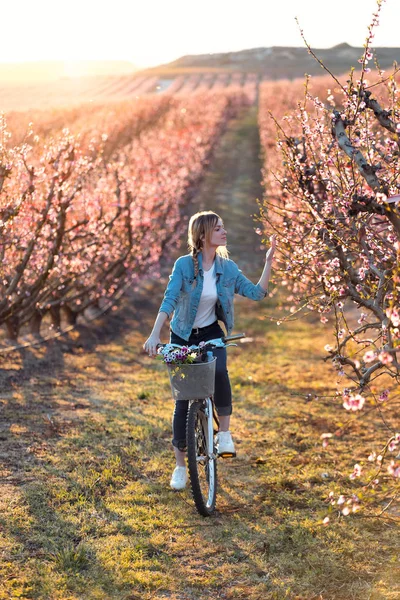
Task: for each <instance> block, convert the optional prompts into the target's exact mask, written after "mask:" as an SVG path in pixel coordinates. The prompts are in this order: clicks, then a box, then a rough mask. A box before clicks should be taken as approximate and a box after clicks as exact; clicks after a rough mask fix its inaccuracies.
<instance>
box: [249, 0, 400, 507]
mask: <svg viewBox="0 0 400 600" xmlns="http://www.w3.org/2000/svg"><path fill="white" fill-rule="evenodd" d="M381 5H382V1H381V0H378V3H377V11H376V13H375V14H374V16H373V21H372V23H371V26H370V27H369V31H368V37H367V40H366V43H365V49H364V53H363V56H362V57H361V59H360V63H361V68H360V73H356V72H355V70H354V69H353V70H352V71H351V73H350V75H349V77H348V78H347V79H346V80H343V78H341V79H338V78H336V77H334V76H333V75H331V77H330V81H329V84H328V85H329V88H328V89H327V85H326V84H327V80H326V79H325V80H324V81H323V82H322V83H321V84H320V85H319V86H318V83H317V84H316V87H317V88H319V89H318V95H316V94H315V89H314V90H313V93H311V89H310V79H309V78H308V79H307V80H306V84H305V86H304V92H303V94H302V95H300V93H299V92H300V87H299V86H298V85H297V84H296V85H294V86H293V87H292V90H291V94H289V96H286V102H287V103H288V104H289V105H290V106H289V109H290V110H288V111H286V112H284V110H285V107H279V111H278V113H277V112H275V113H274V114H273V115H272V114H271V112H270V110H269V108H270V102H271V95H272V94H271V90H270V89H269V86H268V84H264V87H263V88H262V92H261V96H262V97H261V110H260V132H261V140H262V143H263V146H264V150H265V168H264V183H265V186H266V194H265V198H264V200H263V203H262V205H261V215H260V219H261V221H262V222H263V223H264V227H265V230H266V231H267V232H268V233H271V232H277V233H278V236H279V240H280V261H281V262H280V265H281V270H280V273H279V275H278V277H279V278H280V282H281V283H283V285H284V286H286V288H287V289H288V296H287V301H288V302H289V303H290V305H291V307H290V314H291V315H293V314H294V313H296V312H298V311H301V310H302V309H308V310H310V311H314V312H316V313H317V314H319V316H320V320H321V322H322V323H329V322H333V325H334V344H333V345H330V344H329V345H327V346H326V347H325V349H326V351H327V352H328V353H329V357H328V358H330V359H331V360H332V363H333V365H334V367H335V369H336V370H337V372H338V374H339V375H340V376H341V377H342V378H347V383H346V384H345V385H344V386H343V387H341V388H340V389H339V390H338V395H339V397H341V402H342V404H343V407H344V409H345V410H347V411H349V412H351V413H358V412H362V411H364V410H365V409H366V407H375V409H376V410H377V411H378V413H379V414H380V415H382V414H383V410H384V408H385V407H386V408H387V410H389V411H390V410H392V411H394V410H395V401H396V399H397V398H398V385H399V383H400V306H399V297H400V182H399V178H400V161H399V155H400V137H399V136H400V105H399V98H398V92H399V90H398V85H397V80H396V74H397V70H396V69H395V70H394V72H393V73H392V74H390V75H388V76H387V75H386V74H384V73H383V72H382V71H381V70H380V69H379V65H378V62H377V60H376V65H377V68H378V73H379V75H378V77H375V80H374V81H372V80H371V81H369V80H368V79H367V75H368V73H369V71H370V69H369V67H368V64H369V62H370V61H372V60H373V58H374V55H373V51H372V50H371V45H372V40H373V30H374V27H375V26H376V25H377V24H378V19H379V13H380V10H381ZM309 50H310V51H311V49H309ZM276 85H277V84H274V86H276ZM284 85H285V84H284ZM324 96H325V99H323V97H324ZM280 97H282V95H280ZM271 117H272V118H271ZM275 127H276V131H277V147H278V151H279V154H275V155H273V153H272V149H271V140H272V139H273V135H274V136H275V138H276V132H275V134H274V133H273V128H275ZM279 155H280V159H279V158H278V156H279ZM288 318H290V317H288ZM342 380H343V379H342ZM387 426H388V429H389V432H388V433H389V439H388V441H387V442H386V443H385V446H384V449H383V451H382V452H378V453H377V454H370V458H369V462H370V463H372V464H374V465H375V467H376V468H377V469H378V471H379V472H382V470H383V468H384V467H383V464H384V463H385V465H386V473H387V474H390V475H391V476H393V477H394V478H397V481H398V478H399V477H400V461H399V456H397V458H390V456H392V457H393V456H396V454H398V451H399V449H400V435H399V433H397V432H396V430H395V429H393V428H392V427H391V426H390V425H389V423H387ZM329 437H331V434H326V436H325V437H324V445H326V444H327V443H328V440H329ZM385 461H386V462H385ZM361 473H362V469H361V467H360V465H358V464H357V465H356V466H355V467H354V470H353V473H352V474H351V475H350V476H351V478H357V477H359V476H360V475H361ZM373 481H375V483H373ZM373 481H372V480H371V482H370V484H371V485H377V484H376V482H377V481H378V480H377V478H376V477H374V480H373ZM332 502H338V501H337V500H336V499H332ZM339 504H340V503H339ZM342 504H344V506H343V508H344V509H345V510H344V514H348V511H349V512H350V510H358V507H359V503H358V500H357V499H353V500H351V499H350V501H349V503H348V502H347V500H346V502H345V503H342ZM349 506H350V507H349ZM354 507H355V508H354ZM342 512H343V511H342Z"/></svg>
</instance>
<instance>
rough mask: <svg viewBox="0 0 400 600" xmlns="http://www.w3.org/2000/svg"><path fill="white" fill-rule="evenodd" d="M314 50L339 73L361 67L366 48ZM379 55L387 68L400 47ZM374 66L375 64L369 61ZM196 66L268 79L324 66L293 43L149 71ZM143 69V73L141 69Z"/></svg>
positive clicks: (185, 59)
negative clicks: (255, 75) (359, 60)
mask: <svg viewBox="0 0 400 600" xmlns="http://www.w3.org/2000/svg"><path fill="white" fill-rule="evenodd" d="M313 51H314V52H315V54H316V55H317V56H318V58H320V59H321V60H322V61H323V62H324V64H325V65H326V66H327V67H328V68H329V69H330V70H331V71H333V72H335V73H336V74H341V73H345V72H347V71H349V69H350V68H351V67H356V68H358V67H359V66H360V65H359V63H358V59H359V58H360V56H362V54H363V51H364V49H363V48H356V47H353V46H350V45H349V44H347V43H343V44H339V45H337V46H334V47H333V48H318V49H314V48H313ZM376 56H377V57H378V61H379V64H380V67H381V68H382V69H388V68H390V67H391V66H392V65H393V62H394V61H396V62H400V48H377V49H376ZM370 66H371V67H373V64H372V63H371V64H370ZM191 69H194V70H198V71H200V70H204V69H207V70H229V71H244V72H252V73H258V74H260V75H263V76H264V77H265V78H268V79H281V78H290V79H293V78H295V77H303V76H304V74H305V73H309V74H310V75H320V74H321V73H322V68H321V66H320V65H319V64H318V63H317V62H316V61H315V59H314V58H313V57H312V56H311V55H310V54H309V53H308V50H307V48H305V47H304V46H303V47H298V48H297V47H291V46H272V47H270V48H252V49H249V50H240V51H238V52H224V53H220V54H198V55H187V56H182V57H181V58H178V59H177V60H175V61H173V62H171V63H168V64H164V65H160V66H158V67H153V68H152V69H147V70H146V71H145V72H148V73H154V74H155V73H165V72H168V73H170V74H173V73H174V72H177V73H179V72H182V71H186V72H188V71H190V70H191ZM142 73H144V72H143V71H142Z"/></svg>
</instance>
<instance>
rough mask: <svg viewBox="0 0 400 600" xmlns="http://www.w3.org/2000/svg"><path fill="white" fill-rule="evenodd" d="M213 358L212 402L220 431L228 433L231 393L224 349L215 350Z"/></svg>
mask: <svg viewBox="0 0 400 600" xmlns="http://www.w3.org/2000/svg"><path fill="white" fill-rule="evenodd" d="M213 354H214V356H215V357H216V358H217V364H216V370H215V392H214V402H215V408H216V410H217V413H218V417H219V422H220V431H228V430H229V423H230V418H231V414H232V391H231V383H230V381H229V375H228V369H227V366H226V349H225V348H215V349H214V350H213Z"/></svg>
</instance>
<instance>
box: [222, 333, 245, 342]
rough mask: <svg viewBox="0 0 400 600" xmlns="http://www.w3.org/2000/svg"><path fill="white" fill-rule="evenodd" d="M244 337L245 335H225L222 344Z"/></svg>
mask: <svg viewBox="0 0 400 600" xmlns="http://www.w3.org/2000/svg"><path fill="white" fill-rule="evenodd" d="M244 337H246V334H245V333H234V334H233V335H226V336H224V337H223V338H222V340H223V341H224V342H231V341H233V340H240V339H241V338H244Z"/></svg>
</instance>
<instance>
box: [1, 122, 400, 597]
mask: <svg viewBox="0 0 400 600" xmlns="http://www.w3.org/2000/svg"><path fill="white" fill-rule="evenodd" d="M258 180H259V162H258V138H257V128H256V118H255V114H254V112H253V111H249V112H248V113H246V114H244V115H243V116H242V118H241V119H238V120H237V121H235V122H234V123H233V124H232V125H231V127H230V128H229V130H228V131H227V133H226V134H225V136H224V138H223V140H222V143H221V145H220V147H219V148H218V150H217V152H216V155H215V159H214V162H213V167H212V169H211V171H210V172H209V174H208V176H207V177H206V179H205V180H204V183H203V185H202V187H201V189H200V191H199V193H198V195H197V197H196V198H195V199H194V201H193V207H194V208H195V209H197V208H198V207H201V208H213V209H216V210H217V211H218V212H220V213H221V214H222V216H223V218H224V220H225V222H226V225H227V227H228V232H229V240H230V242H231V244H232V254H231V255H232V257H233V258H234V259H235V260H237V261H238V262H239V264H240V266H241V267H243V270H244V271H245V273H246V274H250V275H252V276H253V277H254V278H256V277H257V274H258V273H259V271H260V268H261V265H262V259H263V252H262V251H261V250H260V248H259V238H258V236H256V234H255V233H254V231H253V226H254V224H253V222H252V220H251V218H250V215H251V214H252V213H255V212H256V210H257V207H256V205H255V198H256V197H257V196H259V195H260V188H259V184H258V183H257V182H258ZM165 283H166V279H165V278H163V279H162V280H161V281H159V282H146V284H145V285H144V289H142V290H141V292H140V293H138V294H136V295H135V297H133V298H130V299H126V300H125V302H124V306H123V307H122V308H121V309H120V310H119V311H117V312H116V313H112V314H111V315H109V316H108V317H107V318H105V319H103V320H99V321H98V322H96V327H94V326H93V325H92V326H91V327H84V326H82V327H80V329H79V330H78V331H76V332H75V333H74V334H73V335H70V337H68V338H67V339H66V340H64V341H63V342H60V341H58V342H55V343H53V344H48V345H47V346H45V347H41V348H37V349H31V350H23V351H21V352H18V353H15V354H14V355H11V356H9V358H8V359H7V362H5V363H3V365H2V368H1V371H0V377H1V381H0V384H1V390H2V391H1V396H0V408H1V423H0V477H1V483H0V532H1V538H0V557H1V558H0V598H4V599H7V600H9V599H10V598H40V599H48V600H58V599H59V600H78V599H83V598H85V600H95V599H96V600H97V599H110V600H135V599H139V598H140V599H141V600H151V599H161V598H168V599H172V600H192V599H193V600H197V599H202V600H203V599H205V600H208V599H210V600H211V598H212V599H221V600H231V599H235V598H242V599H245V600H261V599H263V600H264V599H276V600H281V599H284V598H288V599H297V600H313V599H315V600H317V599H318V600H329V599H337V600H351V599H357V600H367V599H371V600H378V599H379V600H380V599H387V600H395V598H398V597H399V593H400V588H399V584H398V582H399V580H400V578H399V577H398V570H397V571H396V569H398V562H397V557H398V549H399V548H398V529H397V530H396V525H394V524H393V523H392V522H390V521H377V520H373V519H367V518H364V517H362V516H360V515H358V514H357V515H355V516H354V517H352V518H349V519H344V518H342V519H336V518H334V517H335V515H334V514H332V515H331V516H332V524H331V525H330V526H329V527H324V526H323V525H322V520H323V518H324V517H325V516H326V515H327V513H328V505H327V504H326V497H327V495H328V493H329V491H330V490H331V489H332V490H334V491H338V490H339V489H340V490H342V491H345V490H346V489H352V490H354V489H355V487H356V486H357V485H358V487H357V488H356V491H357V492H359V490H360V489H361V488H360V485H361V484H360V483H359V482H358V483H357V484H354V483H351V484H350V482H349V480H348V474H349V473H350V472H351V470H352V465H353V464H354V462H355V461H356V460H361V459H362V456H363V454H360V455H357V454H355V453H354V450H353V449H352V444H353V437H354V435H355V434H358V435H362V436H363V439H364V441H365V442H366V444H368V440H369V436H370V433H369V424H368V422H367V421H366V422H365V424H364V426H363V427H364V428H363V429H362V428H361V426H360V425H357V424H356V423H354V424H350V425H349V427H347V428H346V430H345V434H344V435H342V436H341V437H340V438H338V439H337V441H336V442H335V444H332V445H330V446H328V448H326V449H323V448H322V446H321V439H320V436H321V434H322V433H324V432H327V431H330V432H333V431H335V430H336V429H338V428H340V427H341V426H342V424H343V419H345V418H346V415H344V414H343V412H344V411H343V409H342V408H341V407H340V406H339V405H338V404H336V403H334V402H333V401H332V400H331V399H330V396H329V391H332V381H331V379H332V377H331V372H330V369H329V366H327V365H326V364H325V363H323V362H322V360H321V359H322V356H323V350H322V348H323V346H324V345H325V343H326V332H325V330H324V329H323V328H322V326H321V325H320V324H319V323H311V322H308V323H306V322H294V323H292V324H291V325H290V327H289V326H288V325H286V326H281V327H277V326H276V325H275V324H274V323H272V322H271V321H270V320H269V316H271V315H272V314H274V305H273V304H274V303H273V301H272V300H269V301H268V300H267V301H266V302H264V303H262V304H259V303H252V302H250V301H247V300H245V299H241V298H238V299H237V302H236V313H237V318H236V327H235V329H236V331H241V330H243V331H245V332H246V333H247V335H248V336H249V337H252V338H253V340H254V343H252V344H244V345H241V346H240V347H238V348H234V349H230V350H231V352H230V362H229V369H230V375H231V381H232V387H233V392H234V402H235V408H234V417H233V423H232V428H233V430H234V431H235V439H236V441H237V445H238V450H239V453H238V457H237V459H236V460H232V461H220V462H219V474H220V483H221V489H220V495H219V498H218V510H217V512H216V515H215V517H213V518H210V519H203V518H201V517H199V516H198V515H197V513H196V512H195V510H194V507H193V504H192V501H191V498H190V494H189V492H188V491H185V492H183V493H174V492H172V491H171V490H169V487H168V482H169V478H170V473H171V469H172V467H173V461H172V453H171V448H170V438H171V434H170V421H171V411H172V405H171V400H170V398H169V383H168V380H167V374H166V372H165V370H164V369H163V367H162V365H161V364H159V363H158V362H156V361H154V360H150V359H149V358H148V357H146V356H144V355H143V354H142V353H141V351H140V348H141V345H142V343H143V340H144V337H145V335H146V333H147V332H148V331H149V330H150V328H151V325H152V322H153V319H154V317H155V314H156V311H157V309H158V306H159V303H160V300H161V294H162V290H163V288H164V286H165ZM308 393H310V394H311V395H312V396H314V395H318V396H319V397H320V399H319V400H312V401H310V402H307V401H306V399H305V396H306V394H308Z"/></svg>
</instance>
